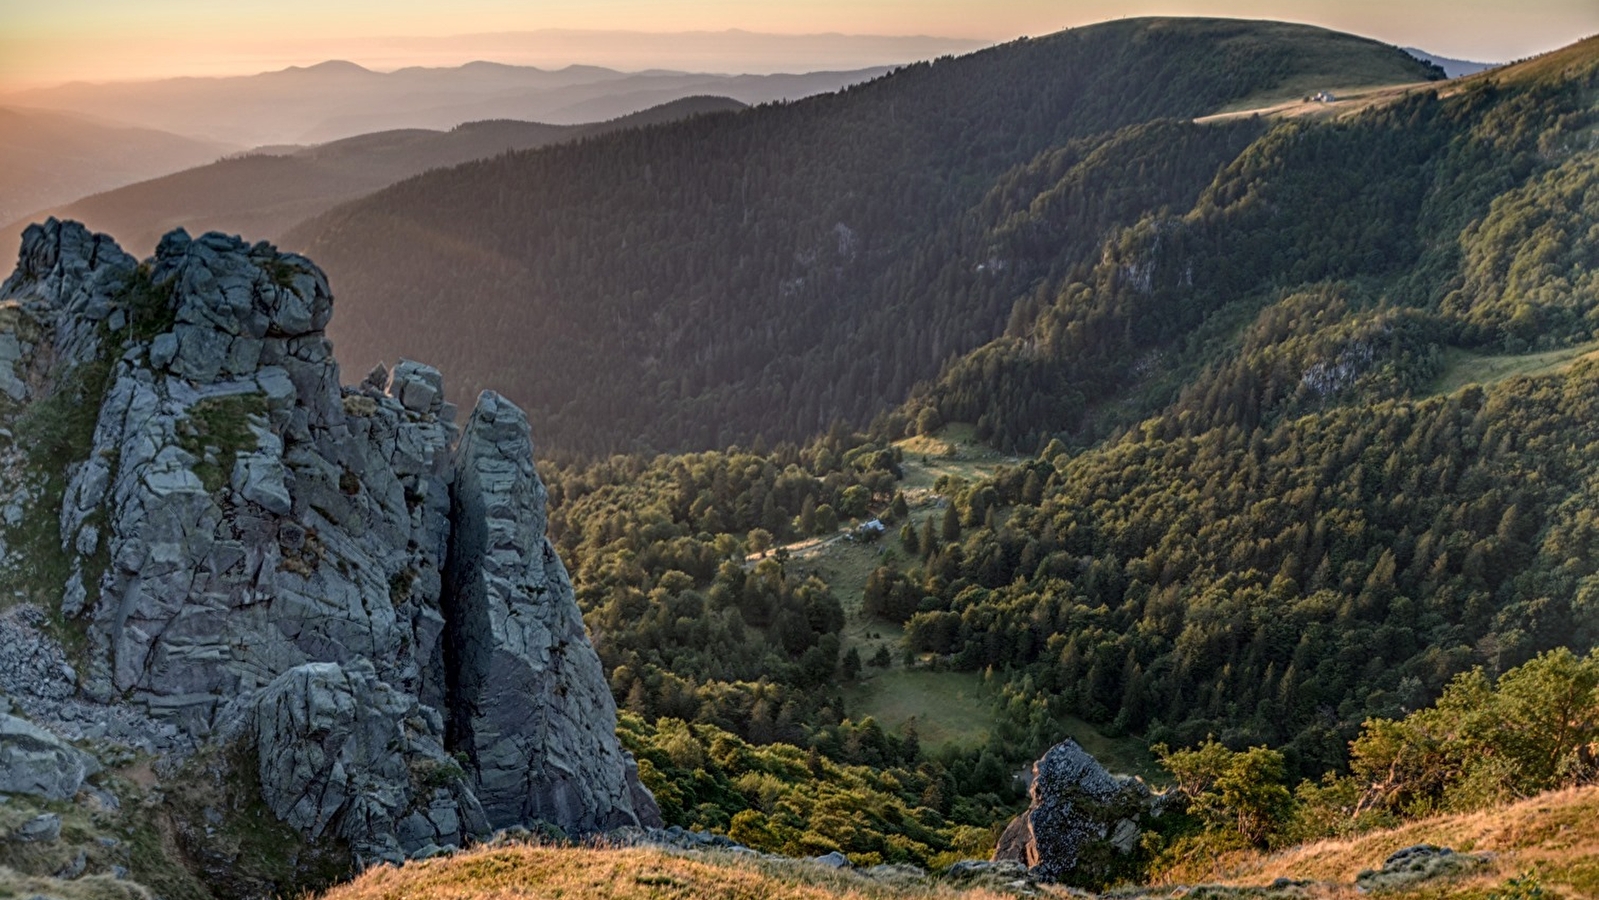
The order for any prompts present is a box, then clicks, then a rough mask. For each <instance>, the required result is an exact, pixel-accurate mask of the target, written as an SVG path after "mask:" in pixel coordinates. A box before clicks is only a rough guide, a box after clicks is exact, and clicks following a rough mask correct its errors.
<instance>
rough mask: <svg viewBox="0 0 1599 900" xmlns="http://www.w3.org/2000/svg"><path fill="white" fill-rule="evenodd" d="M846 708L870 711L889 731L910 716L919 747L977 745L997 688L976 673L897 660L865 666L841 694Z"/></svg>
mask: <svg viewBox="0 0 1599 900" xmlns="http://www.w3.org/2000/svg"><path fill="white" fill-rule="evenodd" d="M844 698H845V700H846V701H847V702H848V703H849V704H850V709H851V710H855V711H859V712H862V713H868V714H870V715H871V716H872V717H873V718H875V719H877V721H878V722H879V723H880V724H882V725H883V727H885V728H888V729H890V730H899V729H900V728H902V727H903V726H904V725H905V723H907V722H911V721H914V722H915V725H916V734H917V736H918V737H919V738H920V740H921V742H922V746H924V747H928V748H933V747H938V746H940V745H943V744H949V743H953V744H956V745H959V746H963V747H972V746H979V745H981V744H982V743H983V742H984V741H986V740H987V739H988V729H989V727H990V726H991V725H992V723H993V719H994V698H995V693H994V691H992V690H991V689H989V687H988V686H987V685H986V684H984V683H983V678H982V676H981V675H978V674H977V673H976V672H933V671H930V670H927V669H906V668H903V667H902V666H900V665H898V664H897V661H896V665H895V666H894V668H891V669H888V670H887V671H883V670H879V669H874V668H871V667H867V669H866V675H865V676H864V677H862V679H861V681H860V683H859V684H856V685H854V686H852V687H850V688H849V689H848V690H847V691H846V692H845V695H844Z"/></svg>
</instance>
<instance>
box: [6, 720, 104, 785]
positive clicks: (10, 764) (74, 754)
mask: <svg viewBox="0 0 1599 900" xmlns="http://www.w3.org/2000/svg"><path fill="white" fill-rule="evenodd" d="M98 771H100V764H99V763H98V762H96V761H95V759H94V757H92V756H90V755H89V754H87V753H84V752H83V751H82V750H79V749H78V748H76V747H74V746H72V745H71V744H68V743H67V742H65V741H63V740H61V739H60V738H58V737H56V736H55V735H53V734H51V733H50V732H48V731H45V730H44V729H43V728H40V727H38V726H36V725H33V724H32V723H29V722H26V721H24V720H22V719H19V718H17V717H16V716H11V715H0V794H27V795H29V796H33V797H41V798H43V799H45V800H70V799H71V798H72V797H73V796H74V795H76V794H77V793H78V789H79V788H81V787H83V782H84V779H86V778H88V777H89V776H90V775H93V774H94V773H96V772H98Z"/></svg>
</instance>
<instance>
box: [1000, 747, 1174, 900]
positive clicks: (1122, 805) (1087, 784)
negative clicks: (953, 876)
mask: <svg viewBox="0 0 1599 900" xmlns="http://www.w3.org/2000/svg"><path fill="white" fill-rule="evenodd" d="M1028 793H1029V796H1030V797H1031V800H1032V802H1031V804H1030V805H1029V806H1028V808H1027V811H1026V812H1024V813H1022V814H1021V815H1019V816H1017V817H1016V818H1015V819H1013V820H1012V821H1011V823H1010V825H1009V826H1008V827H1006V829H1005V831H1004V833H1003V834H1002V835H1001V836H1000V839H999V844H998V846H997V847H996V849H995V850H994V857H993V858H994V860H995V861H996V862H1015V863H1021V864H1023V865H1025V866H1027V869H1028V872H1029V874H1030V875H1031V876H1032V877H1034V878H1037V879H1040V880H1043V881H1059V882H1068V883H1071V882H1077V883H1094V882H1104V881H1106V880H1109V879H1108V878H1107V877H1106V876H1108V875H1110V874H1113V872H1114V870H1115V869H1116V868H1117V862H1118V859H1119V858H1125V857H1127V856H1128V855H1130V854H1131V853H1132V852H1133V851H1134V850H1135V849H1136V848H1137V846H1138V838H1139V834H1140V829H1139V824H1140V822H1141V821H1143V819H1144V818H1145V817H1147V816H1153V815H1158V814H1159V809H1160V807H1159V797H1157V796H1155V795H1152V794H1151V793H1150V790H1149V788H1148V787H1147V786H1145V785H1144V783H1143V782H1142V781H1140V780H1138V779H1137V778H1132V777H1129V776H1125V775H1112V774H1111V773H1110V772H1109V771H1107V770H1106V769H1105V767H1104V766H1102V765H1100V764H1099V761H1098V760H1096V759H1094V757H1093V756H1092V755H1090V754H1089V753H1088V751H1086V750H1084V749H1083V748H1082V747H1080V746H1078V745H1077V742H1076V741H1073V740H1071V739H1070V738H1068V739H1067V740H1065V741H1062V742H1061V743H1059V744H1056V745H1055V746H1054V747H1051V748H1050V749H1049V751H1048V752H1047V753H1045V754H1044V756H1043V757H1042V758H1041V759H1039V760H1038V762H1036V763H1034V764H1033V770H1032V777H1031V784H1030V786H1029V789H1028Z"/></svg>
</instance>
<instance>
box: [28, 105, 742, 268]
mask: <svg viewBox="0 0 1599 900" xmlns="http://www.w3.org/2000/svg"><path fill="white" fill-rule="evenodd" d="M743 108H744V104H742V103H739V102H738V101H736V100H730V99H728V98H725V97H690V98H687V99H683V100H676V101H673V102H671V103H666V104H663V105H661V106H657V107H654V108H652V109H648V110H645V111H643V112H639V113H634V114H632V115H630V116H624V117H622V118H618V119H613V120H611V121H609V122H599V123H595V124H591V125H546V124H543V123H539V122H518V121H505V120H498V121H486V122H470V123H468V124H465V125H461V126H458V127H456V128H454V129H451V130H450V131H445V132H441V131H428V130H424V129H406V130H401V131H385V132H378V133H375V134H364V135H360V136H358V137H352V138H345V139H343V140H340V141H333V142H331V143H327V144H320V145H317V146H314V147H306V148H278V149H276V150H273V151H271V152H254V153H247V154H242V155H238V156H234V157H230V158H227V159H223V160H219V161H217V162H213V163H211V164H209V165H205V166H200V167H198V168H193V169H188V170H185V171H182V172H177V173H174V174H171V175H167V176H164V177H161V178H155V179H151V180H149V181H143V182H140V183H138V184H131V185H127V186H125V187H121V188H118V189H116V190H112V191H107V192H105V193H101V194H96V195H94V196H91V197H84V198H82V199H80V200H77V201H76V202H73V203H70V204H67V205H64V206H58V207H54V208H50V209H45V210H40V211H36V212H31V213H30V214H29V215H28V216H26V217H25V218H22V219H20V220H18V221H16V222H13V223H12V224H10V225H7V226H6V227H5V228H0V247H12V246H15V245H16V241H17V240H18V239H19V238H20V236H21V234H22V229H23V228H25V227H27V225H28V224H29V223H30V222H36V221H41V220H43V219H44V218H45V217H46V216H52V215H53V216H56V217H57V218H71V219H77V220H79V221H82V222H84V223H86V224H88V225H89V226H90V227H92V228H95V229H97V230H100V231H105V232H108V233H111V234H115V235H117V236H118V238H119V239H120V240H121V241H122V243H123V245H124V246H126V247H128V248H129V249H130V250H134V251H136V252H139V253H141V254H142V253H148V252H150V251H152V250H153V249H154V248H155V245H156V243H157V242H158V241H159V240H160V238H161V235H163V234H165V233H166V232H168V231H170V230H172V229H173V228H179V227H183V228H187V229H189V231H190V232H192V233H194V234H200V233H202V232H205V231H222V232H226V233H229V234H243V235H247V236H249V237H250V238H251V239H252V240H256V239H263V238H264V239H274V238H276V237H278V236H279V235H280V234H282V233H283V232H284V231H285V230H286V229H288V228H289V227H290V226H292V225H294V224H296V223H298V222H300V221H302V220H304V219H307V218H309V217H311V216H314V215H317V214H318V213H322V212H325V211H326V210H328V209H331V208H332V207H334V206H335V205H337V204H339V203H342V202H344V201H346V200H351V199H353V198H356V197H360V196H363V195H365V194H369V193H371V192H372V191H375V190H377V189H379V188H381V187H384V186H386V185H390V184H393V183H394V182H396V181H400V180H401V179H404V178H409V177H410V176H412V175H416V174H419V173H421V172H425V171H427V170H428V169H436V168H441V167H445V166H452V165H456V164H459V163H462V162H466V161H468V160H473V159H482V158H484V157H489V156H494V155H495V154H498V153H505V152H508V151H511V150H520V149H525V148H529V147H540V146H543V145H545V144H551V143H554V142H556V141H562V140H574V139H577V138H580V137H585V136H590V135H597V134H603V133H605V132H608V131H615V130H617V129H621V128H632V127H640V126H644V125H650V124H654V123H659V122H667V121H672V120H675V119H681V118H685V117H688V116H693V115H701V114H707V113H716V112H729V111H733V110H738V109H743Z"/></svg>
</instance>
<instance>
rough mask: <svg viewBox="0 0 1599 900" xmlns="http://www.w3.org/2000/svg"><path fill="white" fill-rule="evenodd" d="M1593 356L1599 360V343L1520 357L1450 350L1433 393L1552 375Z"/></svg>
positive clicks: (1445, 392)
mask: <svg viewBox="0 0 1599 900" xmlns="http://www.w3.org/2000/svg"><path fill="white" fill-rule="evenodd" d="M1594 356H1599V341H1593V342H1591V343H1587V344H1579V345H1577V346H1575V347H1564V348H1561V349H1559V350H1547V351H1545V352H1543V353H1526V354H1522V355H1520V356H1489V355H1486V354H1481V353H1472V352H1471V351H1469V350H1461V349H1459V348H1455V347H1451V348H1450V349H1448V350H1446V351H1445V352H1444V370H1443V373H1442V374H1441V375H1439V376H1438V379H1437V380H1436V381H1435V382H1433V385H1432V392H1433V393H1435V394H1449V393H1453V392H1455V391H1456V390H1458V389H1460V388H1462V387H1465V386H1466V385H1468V384H1493V383H1494V382H1496V381H1504V380H1505V379H1507V378H1514V377H1516V376H1518V375H1552V374H1554V373H1556V372H1560V371H1563V370H1565V369H1567V368H1570V367H1571V366H1572V365H1573V364H1574V363H1576V362H1577V361H1578V360H1581V359H1588V358H1591V357H1594Z"/></svg>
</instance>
